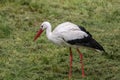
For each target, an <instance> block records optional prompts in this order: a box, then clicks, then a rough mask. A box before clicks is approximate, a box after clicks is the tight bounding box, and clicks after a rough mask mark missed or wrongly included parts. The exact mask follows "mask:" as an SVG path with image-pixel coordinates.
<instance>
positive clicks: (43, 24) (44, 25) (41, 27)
mask: <svg viewBox="0 0 120 80" xmlns="http://www.w3.org/2000/svg"><path fill="white" fill-rule="evenodd" d="M49 26H51V25H50V23H49V22H47V21H45V22H43V23H42V24H41V25H40V29H39V31H38V32H37V34H36V35H35V37H34V41H35V40H36V39H37V38H38V37H39V36H40V35H41V34H42V32H43V31H44V30H45V29H47V28H48V27H49Z"/></svg>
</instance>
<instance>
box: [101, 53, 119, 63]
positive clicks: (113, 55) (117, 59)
mask: <svg viewBox="0 0 120 80" xmlns="http://www.w3.org/2000/svg"><path fill="white" fill-rule="evenodd" d="M103 56H105V58H107V59H110V60H116V61H120V55H115V54H108V53H106V52H105V54H103Z"/></svg>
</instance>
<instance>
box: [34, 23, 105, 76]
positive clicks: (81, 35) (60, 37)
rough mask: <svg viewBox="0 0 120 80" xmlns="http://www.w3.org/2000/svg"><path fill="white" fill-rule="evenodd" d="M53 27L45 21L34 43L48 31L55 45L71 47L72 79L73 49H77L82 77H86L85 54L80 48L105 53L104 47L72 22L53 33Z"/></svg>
mask: <svg viewBox="0 0 120 80" xmlns="http://www.w3.org/2000/svg"><path fill="white" fill-rule="evenodd" d="M51 28H52V26H51V24H50V23H49V22H47V21H45V22H43V23H42V24H41V26H40V30H39V31H38V32H37V34H36V36H35V37H34V41H35V40H36V39H37V38H38V37H39V36H40V35H41V33H42V32H43V31H44V30H46V36H47V38H48V39H49V40H50V41H52V42H53V43H55V44H58V45H64V46H68V47H69V51H70V69H69V78H71V77H72V60H73V55H72V49H71V48H76V50H77V52H78V53H79V57H80V63H81V71H82V77H85V72H84V64H83V54H82V53H81V52H80V50H79V47H82V46H84V47H88V48H92V49H94V50H97V51H102V52H105V50H104V49H103V47H102V46H101V45H100V44H99V43H98V42H97V41H96V40H95V39H93V37H92V35H91V34H90V33H89V32H88V31H87V30H86V29H85V28H84V27H82V26H78V25H76V24H74V23H71V22H64V23H61V24H59V25H58V26H57V27H56V28H55V29H54V30H53V31H52V32H51V30H52V29H51Z"/></svg>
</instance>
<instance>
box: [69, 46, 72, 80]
mask: <svg viewBox="0 0 120 80" xmlns="http://www.w3.org/2000/svg"><path fill="white" fill-rule="evenodd" d="M69 49H70V70H69V79H70V78H71V77H72V60H73V55H72V49H71V47H70V48H69Z"/></svg>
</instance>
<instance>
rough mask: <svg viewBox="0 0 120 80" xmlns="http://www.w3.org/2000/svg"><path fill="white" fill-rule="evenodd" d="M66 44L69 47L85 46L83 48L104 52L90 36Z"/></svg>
mask: <svg viewBox="0 0 120 80" xmlns="http://www.w3.org/2000/svg"><path fill="white" fill-rule="evenodd" d="M67 43H69V44H71V45H78V46H85V47H90V48H94V49H97V50H101V51H105V50H104V49H103V47H102V46H101V45H100V44H99V43H98V42H97V41H96V40H95V39H93V38H92V37H90V36H87V37H84V38H83V39H74V40H68V41H67Z"/></svg>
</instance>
